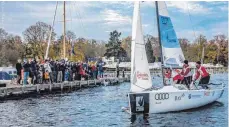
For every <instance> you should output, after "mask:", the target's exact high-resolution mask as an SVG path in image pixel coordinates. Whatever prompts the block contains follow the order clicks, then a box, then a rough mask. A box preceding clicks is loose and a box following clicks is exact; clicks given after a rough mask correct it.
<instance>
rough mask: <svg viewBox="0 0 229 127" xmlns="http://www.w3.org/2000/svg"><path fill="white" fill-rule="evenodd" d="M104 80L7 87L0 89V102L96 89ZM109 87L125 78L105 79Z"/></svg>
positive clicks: (123, 80)
mask: <svg viewBox="0 0 229 127" xmlns="http://www.w3.org/2000/svg"><path fill="white" fill-rule="evenodd" d="M104 80H105V78H104V79H101V80H85V81H72V82H63V83H53V84H36V85H7V87H1V88H0V100H11V99H21V98H26V97H32V96H39V95H43V94H52V93H62V92H72V91H76V90H79V89H82V88H90V87H97V86H101V85H103V82H104ZM106 80H108V81H109V82H110V84H109V85H116V84H119V83H122V82H125V81H128V79H126V78H106Z"/></svg>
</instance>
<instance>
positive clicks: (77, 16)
mask: <svg viewBox="0 0 229 127" xmlns="http://www.w3.org/2000/svg"><path fill="white" fill-rule="evenodd" d="M74 4H76V3H75V2H74V3H73V4H72V6H73V8H74V11H76V7H75V6H74ZM76 18H77V20H78V21H79V24H80V27H81V28H82V29H83V25H81V24H82V23H81V20H80V19H79V15H78V11H76Z"/></svg>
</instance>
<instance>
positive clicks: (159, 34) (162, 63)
mask: <svg viewBox="0 0 229 127" xmlns="http://www.w3.org/2000/svg"><path fill="white" fill-rule="evenodd" d="M155 5H156V18H157V28H158V39H159V45H160V51H161V72H162V79H163V84H164V83H165V79H164V75H163V74H164V73H163V72H164V71H163V69H164V68H163V67H164V58H163V54H162V45H161V32H160V24H159V10H158V1H155Z"/></svg>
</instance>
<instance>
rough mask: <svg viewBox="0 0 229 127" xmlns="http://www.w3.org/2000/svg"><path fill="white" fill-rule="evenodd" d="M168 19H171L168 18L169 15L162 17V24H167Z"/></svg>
mask: <svg viewBox="0 0 229 127" xmlns="http://www.w3.org/2000/svg"><path fill="white" fill-rule="evenodd" d="M168 20H169V18H167V17H161V22H162V24H164V25H167V23H168Z"/></svg>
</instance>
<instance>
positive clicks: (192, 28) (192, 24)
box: [187, 3, 196, 38]
mask: <svg viewBox="0 0 229 127" xmlns="http://www.w3.org/2000/svg"><path fill="white" fill-rule="evenodd" d="M187 8H188V15H189V20H190V22H191V26H192V30H193V33H194V37H195V38H196V33H195V29H194V27H193V24H192V19H191V14H190V11H189V7H188V3H187Z"/></svg>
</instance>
